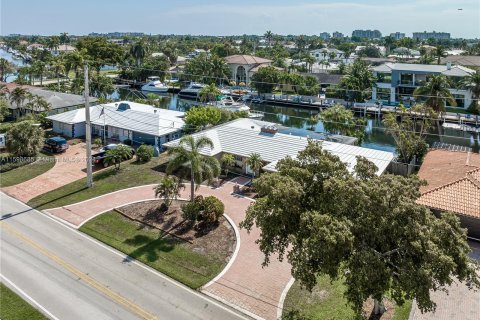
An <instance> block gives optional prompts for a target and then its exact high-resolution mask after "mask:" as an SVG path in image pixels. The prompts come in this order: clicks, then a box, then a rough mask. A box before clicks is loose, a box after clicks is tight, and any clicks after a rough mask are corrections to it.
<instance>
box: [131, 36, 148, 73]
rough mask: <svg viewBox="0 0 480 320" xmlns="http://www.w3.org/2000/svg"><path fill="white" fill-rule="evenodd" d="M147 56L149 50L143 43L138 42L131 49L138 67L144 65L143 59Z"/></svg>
mask: <svg viewBox="0 0 480 320" xmlns="http://www.w3.org/2000/svg"><path fill="white" fill-rule="evenodd" d="M146 54H147V50H146V47H145V44H144V43H143V41H138V42H136V43H135V44H133V45H132V47H131V48H130V55H131V56H132V57H133V58H134V59H135V61H136V65H137V67H139V66H141V65H142V62H143V58H145V55H146Z"/></svg>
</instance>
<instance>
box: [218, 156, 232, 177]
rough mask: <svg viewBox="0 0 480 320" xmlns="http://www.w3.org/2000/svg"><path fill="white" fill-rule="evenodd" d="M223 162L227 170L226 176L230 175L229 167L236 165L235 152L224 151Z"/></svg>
mask: <svg viewBox="0 0 480 320" xmlns="http://www.w3.org/2000/svg"><path fill="white" fill-rule="evenodd" d="M221 162H222V164H223V165H224V170H225V176H226V177H227V176H228V167H233V166H234V165H235V157H234V156H233V154H230V153H224V154H223V155H222V160H221Z"/></svg>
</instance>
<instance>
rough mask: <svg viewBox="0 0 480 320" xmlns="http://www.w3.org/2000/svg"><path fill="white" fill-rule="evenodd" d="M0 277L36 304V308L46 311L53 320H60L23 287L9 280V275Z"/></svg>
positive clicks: (0, 275)
mask: <svg viewBox="0 0 480 320" xmlns="http://www.w3.org/2000/svg"><path fill="white" fill-rule="evenodd" d="M0 278H2V280H3V281H5V282H7V283H8V284H9V285H10V286H12V288H14V289H15V290H16V291H17V292H18V293H20V295H21V296H24V297H25V298H27V299H28V300H30V302H31V303H33V304H34V305H35V307H36V308H38V309H40V310H41V311H43V313H45V314H46V315H47V316H49V317H50V318H51V319H52V320H60V319H58V318H57V317H55V316H54V315H53V314H52V313H51V312H50V311H48V310H47V309H45V307H43V306H42V305H41V304H40V303H38V302H37V301H35V300H34V299H33V298H32V297H30V296H29V295H28V294H26V293H25V291H23V290H22V289H20V288H19V287H18V286H17V285H15V283H13V282H12V281H11V280H9V279H8V278H7V277H5V276H4V275H3V274H0Z"/></svg>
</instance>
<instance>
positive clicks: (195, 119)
mask: <svg viewBox="0 0 480 320" xmlns="http://www.w3.org/2000/svg"><path fill="white" fill-rule="evenodd" d="M221 117H222V112H221V110H220V109H219V108H217V107H213V106H207V107H193V108H191V109H190V110H188V111H187V112H186V114H185V128H184V129H185V130H186V131H189V132H191V131H199V130H202V129H204V128H205V127H207V126H212V125H216V124H217V123H219V122H220V120H221Z"/></svg>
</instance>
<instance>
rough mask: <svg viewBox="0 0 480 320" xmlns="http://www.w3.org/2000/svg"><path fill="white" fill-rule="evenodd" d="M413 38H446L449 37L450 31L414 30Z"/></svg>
mask: <svg viewBox="0 0 480 320" xmlns="http://www.w3.org/2000/svg"><path fill="white" fill-rule="evenodd" d="M413 39H414V40H428V39H435V40H448V39H450V33H448V32H435V31H433V32H427V31H423V32H414V33H413Z"/></svg>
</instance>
